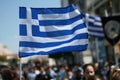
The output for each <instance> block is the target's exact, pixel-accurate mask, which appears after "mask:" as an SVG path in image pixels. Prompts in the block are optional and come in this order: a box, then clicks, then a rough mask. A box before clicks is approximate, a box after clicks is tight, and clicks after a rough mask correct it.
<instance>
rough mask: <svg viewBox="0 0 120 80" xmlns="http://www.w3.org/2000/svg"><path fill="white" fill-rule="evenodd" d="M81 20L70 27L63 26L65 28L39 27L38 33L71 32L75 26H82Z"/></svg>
mask: <svg viewBox="0 0 120 80" xmlns="http://www.w3.org/2000/svg"><path fill="white" fill-rule="evenodd" d="M83 23H84V22H83V20H82V19H80V20H78V21H76V22H74V23H72V24H70V25H65V26H54V25H51V26H39V29H40V32H51V31H58V30H72V29H73V28H74V27H75V26H77V25H79V24H83Z"/></svg>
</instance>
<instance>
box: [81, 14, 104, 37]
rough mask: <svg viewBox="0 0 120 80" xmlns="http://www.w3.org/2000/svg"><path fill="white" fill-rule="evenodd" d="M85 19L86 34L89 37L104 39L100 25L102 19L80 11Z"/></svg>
mask: <svg viewBox="0 0 120 80" xmlns="http://www.w3.org/2000/svg"><path fill="white" fill-rule="evenodd" d="M82 14H83V16H84V19H85V23H86V25H87V28H88V35H89V36H91V37H95V38H99V39H104V38H105V36H104V32H103V27H102V21H101V18H100V17H99V16H95V15H90V14H88V13H82Z"/></svg>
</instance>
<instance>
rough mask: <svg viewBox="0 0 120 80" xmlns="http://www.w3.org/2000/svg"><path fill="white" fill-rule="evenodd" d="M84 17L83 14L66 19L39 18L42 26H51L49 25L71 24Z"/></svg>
mask: <svg viewBox="0 0 120 80" xmlns="http://www.w3.org/2000/svg"><path fill="white" fill-rule="evenodd" d="M80 19H82V17H81V15H78V16H76V17H74V18H71V19H66V20H39V25H40V26H49V25H69V24H71V23H73V22H75V21H78V20H80Z"/></svg>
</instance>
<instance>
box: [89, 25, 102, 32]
mask: <svg viewBox="0 0 120 80" xmlns="http://www.w3.org/2000/svg"><path fill="white" fill-rule="evenodd" d="M88 29H91V30H97V31H103V28H101V27H94V26H89V27H88Z"/></svg>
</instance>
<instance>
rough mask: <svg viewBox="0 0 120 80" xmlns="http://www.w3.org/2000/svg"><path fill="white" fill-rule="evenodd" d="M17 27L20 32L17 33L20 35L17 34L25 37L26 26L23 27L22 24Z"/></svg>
mask: <svg viewBox="0 0 120 80" xmlns="http://www.w3.org/2000/svg"><path fill="white" fill-rule="evenodd" d="M19 26H20V27H19V28H20V29H19V30H20V31H19V32H20V33H19V34H20V35H21V36H27V26H26V25H23V24H20V25H19Z"/></svg>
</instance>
